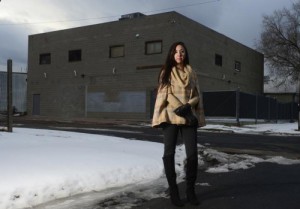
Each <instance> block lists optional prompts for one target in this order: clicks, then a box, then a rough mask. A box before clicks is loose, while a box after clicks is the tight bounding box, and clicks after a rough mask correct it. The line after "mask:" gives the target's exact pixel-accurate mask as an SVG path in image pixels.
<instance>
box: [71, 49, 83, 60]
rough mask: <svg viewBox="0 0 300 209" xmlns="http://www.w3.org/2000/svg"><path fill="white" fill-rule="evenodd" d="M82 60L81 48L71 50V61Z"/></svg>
mask: <svg viewBox="0 0 300 209" xmlns="http://www.w3.org/2000/svg"><path fill="white" fill-rule="evenodd" d="M76 61H81V49H77V50H70V51H69V62H76Z"/></svg>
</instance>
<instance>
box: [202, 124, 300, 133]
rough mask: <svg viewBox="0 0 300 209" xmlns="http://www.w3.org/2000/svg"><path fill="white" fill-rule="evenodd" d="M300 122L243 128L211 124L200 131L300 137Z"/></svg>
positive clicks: (245, 126) (246, 126)
mask: <svg viewBox="0 0 300 209" xmlns="http://www.w3.org/2000/svg"><path fill="white" fill-rule="evenodd" d="M297 128H298V122H294V123H265V124H254V125H244V126H241V127H237V126H234V125H232V126H228V125H214V124H209V125H206V126H205V127H203V128H201V129H199V131H203V130H210V131H228V132H232V133H250V134H273V135H295V136H297V135H299V136H300V131H297Z"/></svg>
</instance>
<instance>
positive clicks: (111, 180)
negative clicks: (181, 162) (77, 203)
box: [0, 128, 163, 209]
mask: <svg viewBox="0 0 300 209" xmlns="http://www.w3.org/2000/svg"><path fill="white" fill-rule="evenodd" d="M0 150H1V152H0V164H1V172H0V185H1V187H0V208H1V209H12V208H24V207H30V206H32V205H37V204H40V203H43V202H47V201H50V200H53V199H58V198H62V197H67V196H72V195H75V194H79V193H85V192H90V191H100V190H104V189H107V188H111V187H120V186H125V185H129V184H133V183H139V182H145V181H150V180H153V179H157V178H159V177H160V176H161V175H162V174H163V167H162V163H161V156H162V152H163V145H162V144H160V143H150V142H142V141H135V140H126V139H122V138H117V137H108V136H100V135H92V134H81V133H72V132H66V131H51V130H38V129H26V128H14V132H13V133H6V132H1V133H0Z"/></svg>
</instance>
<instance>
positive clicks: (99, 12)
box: [0, 0, 296, 72]
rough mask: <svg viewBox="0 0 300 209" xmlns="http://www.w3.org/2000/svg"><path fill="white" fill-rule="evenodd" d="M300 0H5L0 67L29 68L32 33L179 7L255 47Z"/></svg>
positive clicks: (0, 30) (1, 4)
mask: <svg viewBox="0 0 300 209" xmlns="http://www.w3.org/2000/svg"><path fill="white" fill-rule="evenodd" d="M295 1H296V0H185V1H183V0H151V1H150V0H126V1H125V0H109V1H104V0H85V1H79V0H26V1H21V0H1V2H0V71H3V70H6V60H7V59H8V58H11V59H13V70H14V71H23V72H25V70H26V68H27V49H28V46H27V45H28V35H31V34H36V33H43V32H49V31H55V30H60V29H66V28H72V27H79V26H84V25H90V24H97V23H102V22H109V21H115V20H118V18H119V17H120V16H121V15H123V14H128V13H133V12H142V13H144V14H146V15H150V14H155V13H161V12H167V11H177V12H179V13H181V14H183V15H185V16H187V17H188V18H191V19H193V20H195V21H197V22H199V23H201V24H203V25H206V26H208V27H210V28H211V29H213V30H215V31H217V32H219V33H222V34H224V35H226V36H228V37H230V38H232V39H234V40H236V41H238V42H240V43H242V44H244V45H246V46H249V47H251V48H255V47H254V45H255V41H257V40H259V36H260V33H261V26H262V16H263V15H270V14H272V13H273V11H275V10H278V9H282V8H283V7H286V8H290V7H291V5H292V3H293V2H295Z"/></svg>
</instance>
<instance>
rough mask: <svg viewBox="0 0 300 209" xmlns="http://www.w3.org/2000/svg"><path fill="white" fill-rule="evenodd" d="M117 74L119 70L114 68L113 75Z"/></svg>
mask: <svg viewBox="0 0 300 209" xmlns="http://www.w3.org/2000/svg"><path fill="white" fill-rule="evenodd" d="M116 73H117V69H116V68H115V67H113V69H112V74H114V75H115V74H116Z"/></svg>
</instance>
